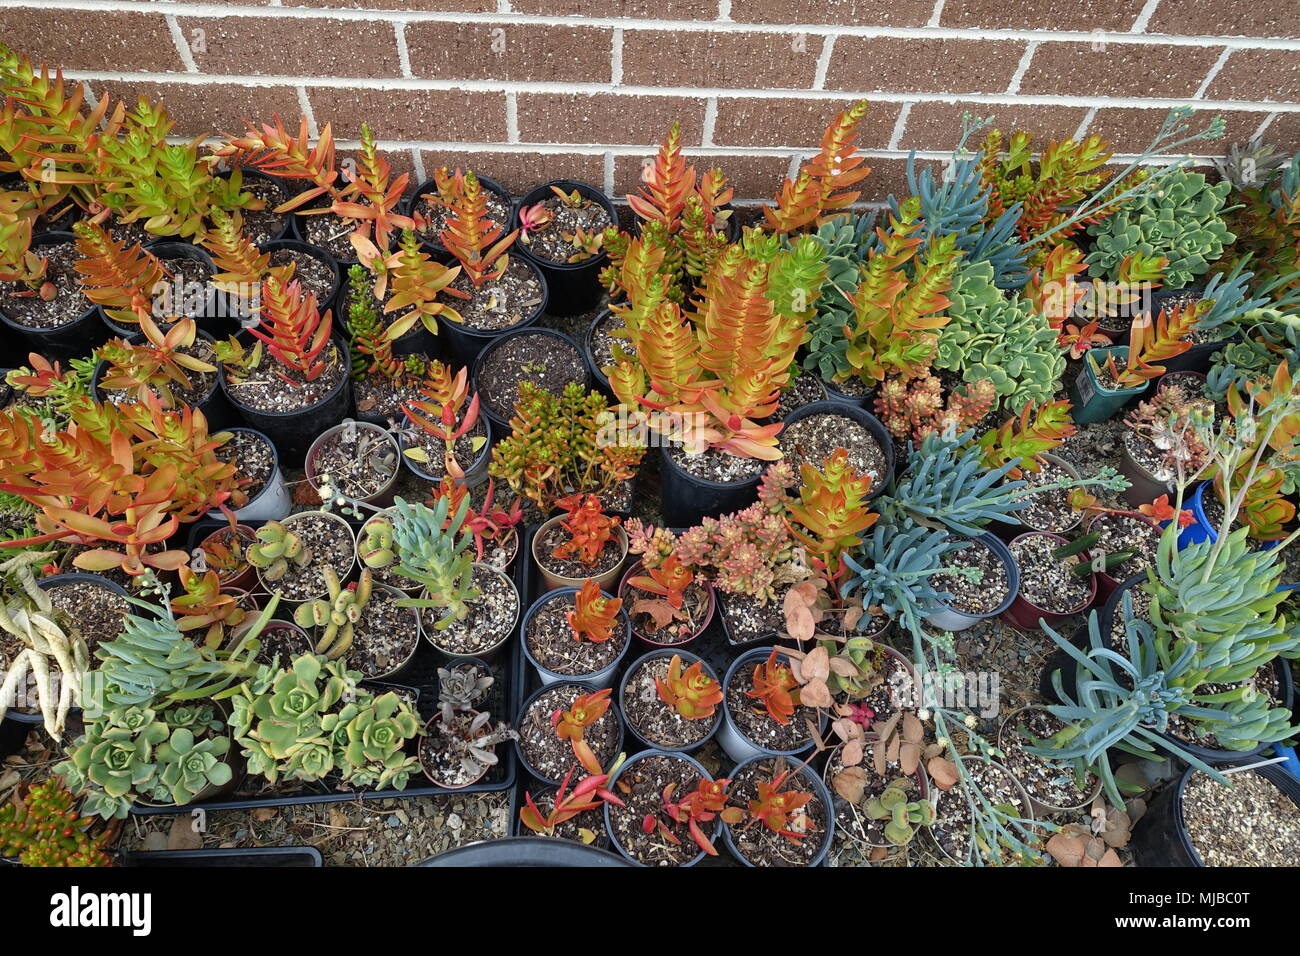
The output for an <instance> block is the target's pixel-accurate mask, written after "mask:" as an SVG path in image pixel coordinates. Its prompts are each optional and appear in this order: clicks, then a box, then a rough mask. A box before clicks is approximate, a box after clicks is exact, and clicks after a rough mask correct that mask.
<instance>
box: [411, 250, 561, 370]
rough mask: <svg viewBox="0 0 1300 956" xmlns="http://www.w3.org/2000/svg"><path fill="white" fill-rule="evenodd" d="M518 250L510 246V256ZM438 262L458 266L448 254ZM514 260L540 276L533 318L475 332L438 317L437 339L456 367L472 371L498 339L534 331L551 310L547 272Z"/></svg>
mask: <svg viewBox="0 0 1300 956" xmlns="http://www.w3.org/2000/svg"><path fill="white" fill-rule="evenodd" d="M518 247H519V246H518V243H516V244H515V245H514V246H512V247H511V249H510V252H511V255H514V251H515V249H516V248H518ZM438 259H439V261H441V262H443V263H444V264H445V265H451V266H454V265H456V257H455V256H453V255H451V254H450V253H448V252H445V251H444V252H441V253H439V254H438ZM515 260H516V261H518V262H521V263H523V264H524V265H526V266H527V267H528V268H529V269H531V270H532V272H533V275H535V276H536V277H537V281H538V282H540V283H541V285H542V299H541V301H540V302H538V303H537V307H536V308H535V309H533V313H532V315H530V316H528V317H527V318H525V319H522V320H521V321H519V322H516V323H515V324H514V325H509V326H506V327H505V328H504V329H475V328H471V327H470V326H468V325H466V324H465V323H464V322H451V321H448V320H447V319H444V318H443V317H442V316H438V339H439V341H441V343H442V354H443V355H444V356H445V357H446V359H447V361H449V362H450V363H451V364H452V366H453V367H456V368H470V367H471V366H473V365H474V363H475V362H476V361H477V360H478V357H479V355H481V354H482V353H483V352H484V351H485V350H486V349H487V348H488V347H489V346H490V345H492V344H493V343H494V342H496V341H497V340H498V339H500V338H502V337H504V336H506V335H510V334H511V333H513V332H522V331H523V330H524V329H527V328H531V327H532V326H534V325H536V324H537V323H538V321H540V320H541V318H542V315H543V314H545V313H546V311H547V310H548V309H549V308H550V304H549V303H550V301H551V286H550V282H549V281H548V280H547V277H546V273H545V272H544V271H543V270H542V269H541V268H539V267H538V265H537V263H535V262H534V261H533V260H532V259H529V258H528V257H527V256H515ZM453 304H454V303H453ZM416 327H417V328H422V326H418V325H417V326H416Z"/></svg>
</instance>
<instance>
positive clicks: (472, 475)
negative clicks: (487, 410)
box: [397, 409, 495, 488]
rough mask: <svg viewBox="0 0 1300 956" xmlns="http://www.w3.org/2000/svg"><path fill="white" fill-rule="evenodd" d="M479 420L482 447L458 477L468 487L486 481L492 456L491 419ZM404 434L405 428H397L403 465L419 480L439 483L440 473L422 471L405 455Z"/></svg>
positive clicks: (412, 425) (483, 416) (413, 426)
mask: <svg viewBox="0 0 1300 956" xmlns="http://www.w3.org/2000/svg"><path fill="white" fill-rule="evenodd" d="M480 410H481V409H480ZM479 421H481V422H482V423H483V437H484V438H485V439H486V440H485V441H484V442H483V448H482V449H481V450H480V451H479V455H478V457H477V458H475V459H474V464H472V465H471V466H470V467H468V468H466V469H465V477H464V478H462V479H460V484H462V485H465V486H467V487H469V488H477V487H478V486H479V485H481V484H483V482H485V481H487V477H488V472H487V470H488V464H489V462H490V460H491V457H492V437H493V435H494V434H495V432H494V430H493V427H492V421H491V419H489V418H488V417H487V416H486V415H480V416H479ZM410 427H411V428H416V429H418V428H419V427H420V426H418V425H416V424H414V423H411V424H410ZM404 435H405V430H399V431H398V432H397V444H398V446H399V447H400V448H401V449H402V463H403V466H404V467H405V468H406V469H407V470H408V471H409V472H410V473H411V474H413V475H415V477H417V478H419V479H420V480H421V481H427V482H429V483H430V484H433V485H437V484H441V482H442V479H443V476H442V475H433V474H430V473H428V472H426V471H424V469H422V468H421V467H420V463H419V462H417V461H414V460H413V459H411V458H409V457H408V456H407V455H406V439H405V437H404Z"/></svg>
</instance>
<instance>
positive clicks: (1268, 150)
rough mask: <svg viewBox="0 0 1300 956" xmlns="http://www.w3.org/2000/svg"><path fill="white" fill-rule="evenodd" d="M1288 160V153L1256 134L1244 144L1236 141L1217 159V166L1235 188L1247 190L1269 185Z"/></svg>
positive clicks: (1222, 176)
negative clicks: (1225, 153)
mask: <svg viewBox="0 0 1300 956" xmlns="http://www.w3.org/2000/svg"><path fill="white" fill-rule="evenodd" d="M1289 163H1290V157H1288V156H1287V155H1286V154H1285V153H1279V152H1278V151H1277V149H1276V148H1274V147H1272V146H1269V145H1268V144H1267V143H1265V142H1263V141H1262V140H1261V139H1260V138H1259V137H1257V136H1255V137H1251V139H1250V140H1248V141H1247V142H1245V143H1233V144H1232V145H1231V146H1230V147H1228V153H1227V155H1226V156H1224V157H1223V158H1221V159H1216V160H1215V161H1214V168H1215V169H1216V170H1218V173H1219V178H1220V179H1222V180H1224V181H1226V182H1229V183H1232V188H1233V189H1235V190H1238V191H1244V190H1247V189H1258V188H1260V187H1263V186H1267V185H1268V184H1269V183H1271V182H1272V181H1273V180H1274V179H1275V178H1276V177H1277V175H1278V174H1279V173H1280V172H1282V170H1284V169H1286V167H1287V166H1288V164H1289Z"/></svg>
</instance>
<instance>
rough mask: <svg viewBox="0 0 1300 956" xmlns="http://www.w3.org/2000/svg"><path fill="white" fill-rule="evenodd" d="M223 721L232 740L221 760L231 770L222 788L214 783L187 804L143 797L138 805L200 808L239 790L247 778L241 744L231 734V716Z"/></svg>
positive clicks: (226, 716)
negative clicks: (201, 805) (200, 805)
mask: <svg viewBox="0 0 1300 956" xmlns="http://www.w3.org/2000/svg"><path fill="white" fill-rule="evenodd" d="M223 719H224V720H225V721H226V736H227V737H229V738H230V748H229V749H228V750H227V751H226V755H225V756H224V757H223V758H222V760H221V762H222V763H224V764H225V765H226V766H228V767H229V768H230V779H229V780H228V781H226V782H225V783H223V784H221V785H220V786H218V785H216V784H212V783H210V784H208V785H207V786H205V787H204V788H203V789H202V790H200V791H199V792H198V793H196V794H195V795H194V799H193V800H189V801H187V802H185V803H155V802H154V801H152V800H145V799H144V798H142V797H137V798H136V803H138V804H140V806H142V807H191V806H198V805H199V804H202V803H204V802H206V801H208V800H220V799H221V798H222V797H228V796H230V794H232V793H234V792H235V791H236V790H238V789H239V785H240V783H242V782H243V779H244V776H245V768H246V764H245V762H244V755H243V753H242V751H241V750H240V747H239V743H238V741H236V740H235V738H234V735H233V734H232V733H231V732H230V729H229V728H230V717H229V715H228V714H227V715H225V716H224V718H223Z"/></svg>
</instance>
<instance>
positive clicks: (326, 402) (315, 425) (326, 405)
mask: <svg viewBox="0 0 1300 956" xmlns="http://www.w3.org/2000/svg"><path fill="white" fill-rule="evenodd" d="M239 340H240V342H241V344H243V345H245V346H247V345H248V344H249V343H250V341H251V340H252V336H250V335H249V334H248V333H247V332H244V333H243V334H241V335H240V336H239ZM331 341H332V343H333V344H334V347H335V348H337V349H338V353H339V364H340V365H341V367H342V376H341V377H340V378H339V380H338V382H337V383H336V384H335V385H334V387H333V388H331V389H330V390H329V392H328V393H326V394H325V395H324V397H322V398H321V399H320V400H319V401H317V402H316V403H315V404H314V405H308V406H307V407H306V408H298V409H294V410H293V411H291V412H269V411H260V410H258V409H256V408H250V407H249V406H248V405H245V404H244V403H243V402H241V401H240V400H239V399H238V398H237V397H236V396H235V395H234V394H233V393H232V392H231V389H230V383H229V382H228V381H227V380H226V372H225V369H224V367H223V368H222V370H221V374H220V378H221V389H222V391H224V392H225V393H226V398H228V399H229V400H230V404H231V405H233V406H234V407H235V410H236V411H238V412H239V414H240V415H241V416H243V418H244V421H246V422H248V424H249V425H251V426H252V427H253V428H255V429H256V430H257V431H259V432H261V433H262V434H264V435H265V436H266V437H267V438H269V439H271V442H272V444H274V445H275V450H276V452H277V453H278V454H279V458H280V462H281V464H284V465H288V466H290V467H293V466H296V465H300V464H302V461H303V459H304V458H305V457H306V455H307V449H308V448H309V447H310V446H311V443H312V441H313V440H314V439H315V437H316V436H317V435H319V434H320V432H321V430H322V429H323V428H329V427H331V426H333V425H337V424H338V423H339V422H341V421H342V420H343V419H344V418H347V417H348V415H350V414H351V412H352V376H351V375H350V374H349V369H351V367H352V355H351V352H349V351H348V343H347V342H345V341H343V339H341V338H339V337H338V336H334V337H333V338H332V339H331Z"/></svg>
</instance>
